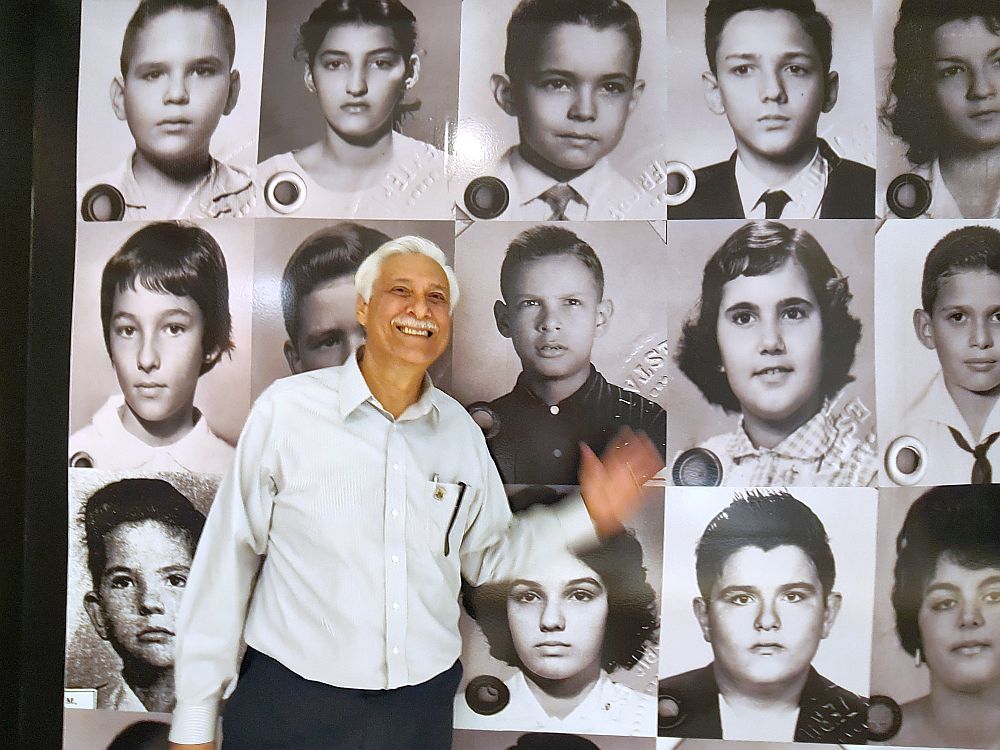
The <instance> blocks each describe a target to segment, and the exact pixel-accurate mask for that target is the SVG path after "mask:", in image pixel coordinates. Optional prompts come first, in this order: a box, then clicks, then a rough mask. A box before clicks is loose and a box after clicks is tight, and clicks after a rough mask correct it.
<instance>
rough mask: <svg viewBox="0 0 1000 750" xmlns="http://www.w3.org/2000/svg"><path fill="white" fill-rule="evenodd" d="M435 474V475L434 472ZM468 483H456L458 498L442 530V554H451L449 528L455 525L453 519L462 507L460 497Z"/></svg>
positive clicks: (463, 495) (463, 494)
mask: <svg viewBox="0 0 1000 750" xmlns="http://www.w3.org/2000/svg"><path fill="white" fill-rule="evenodd" d="M435 476H437V475H436V474H435ZM467 488H468V485H467V484H466V483H465V482H459V483H458V498H457V499H456V500H455V508H454V510H452V511H451V519H450V520H449V521H448V529H447V530H446V531H445V532H444V556H445V557H447V556H448V555H450V554H451V542H450V541H449V539H448V537H449V536H451V529H452V527H453V526H454V525H455V519H456V518H458V510H459V508H461V507H462V498H463V497H465V490H466V489H467Z"/></svg>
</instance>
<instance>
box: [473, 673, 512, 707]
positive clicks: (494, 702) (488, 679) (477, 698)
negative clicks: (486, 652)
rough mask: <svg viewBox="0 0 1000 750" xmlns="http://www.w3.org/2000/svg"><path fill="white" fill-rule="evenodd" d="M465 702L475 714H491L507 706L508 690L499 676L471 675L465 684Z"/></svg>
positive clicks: (508, 700) (508, 701)
mask: <svg viewBox="0 0 1000 750" xmlns="http://www.w3.org/2000/svg"><path fill="white" fill-rule="evenodd" d="M465 702H466V703H467V704H468V705H469V708H471V709H472V710H473V711H475V712H476V713H477V714H481V715H482V716H492V715H493V714H495V713H499V712H500V711H503V710H504V709H505V708H507V704H508V703H510V690H508V689H507V686H506V685H504V684H503V682H502V681H501V680H500V678H499V677H494V676H493V675H491V674H481V675H479V676H478V677H473V678H472V679H471V680H469V684H468V685H466V686H465Z"/></svg>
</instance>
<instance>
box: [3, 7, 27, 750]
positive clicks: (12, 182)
mask: <svg viewBox="0 0 1000 750" xmlns="http://www.w3.org/2000/svg"><path fill="white" fill-rule="evenodd" d="M30 10H31V7H30V6H29V5H28V3H27V2H24V3H19V2H13V3H2V4H0V60H3V65H0V102H3V105H2V111H3V125H2V127H0V175H3V180H2V181H0V184H2V185H3V187H2V188H0V195H2V205H3V210H2V212H0V237H2V242H3V255H2V257H3V263H4V267H3V272H2V273H0V320H2V321H3V322H2V325H0V363H2V365H0V400H2V406H0V414H2V415H3V419H2V429H0V486H2V487H3V494H2V497H0V566H2V568H0V604H2V606H0V643H2V644H3V649H4V653H6V654H8V660H9V661H7V663H8V664H11V665H12V666H11V668H10V672H13V671H14V670H13V664H14V663H16V659H17V655H18V654H20V648H19V644H20V628H21V616H20V615H21V601H22V599H23V596H24V590H23V587H22V581H21V579H22V573H23V571H24V568H23V564H22V563H23V559H22V557H23V551H22V536H23V532H24V521H23V513H24V420H25V415H24V390H25V377H24V375H25V364H26V346H25V342H26V337H27V321H28V257H29V255H30V252H29V250H30V237H31V115H32V102H31V96H32V52H33V48H34V34H33V30H32V21H33V19H32V14H31V13H30V12H29V11H30ZM17 686H18V680H17V679H6V680H0V747H18V722H17V705H18V697H19V696H18V689H17Z"/></svg>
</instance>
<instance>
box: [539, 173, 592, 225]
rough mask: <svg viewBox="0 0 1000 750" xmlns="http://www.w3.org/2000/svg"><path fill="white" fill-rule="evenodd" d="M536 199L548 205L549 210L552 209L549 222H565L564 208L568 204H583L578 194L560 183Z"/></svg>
mask: <svg viewBox="0 0 1000 750" xmlns="http://www.w3.org/2000/svg"><path fill="white" fill-rule="evenodd" d="M538 197H539V198H541V199H542V200H543V201H545V202H546V203H548V204H549V208H551V209H552V215H551V216H550V217H549V219H548V220H549V221H566V206H568V205H569V202H570V201H576V202H578V203H583V200H582V199H581V198H580V194H579V193H578V192H576V190H574V189H573V188H572V187H570V186H569V185H566V184H565V183H562V182H560V183H558V184H556V185H553V186H552V187H550V188H549V189H548V190H546V191H545V192H544V193H542V194H541V195H540V196H538Z"/></svg>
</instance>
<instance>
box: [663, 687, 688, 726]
mask: <svg viewBox="0 0 1000 750" xmlns="http://www.w3.org/2000/svg"><path fill="white" fill-rule="evenodd" d="M686 718H687V713H685V711H684V710H683V708H682V706H681V701H680V699H678V698H676V697H675V696H673V695H669V694H667V693H660V695H659V698H658V699H657V702H656V724H657V734H662V733H663V732H665V731H667V730H670V729H674V728H675V727H678V726H680V725H681V724H683V723H684V720H685V719H686Z"/></svg>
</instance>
